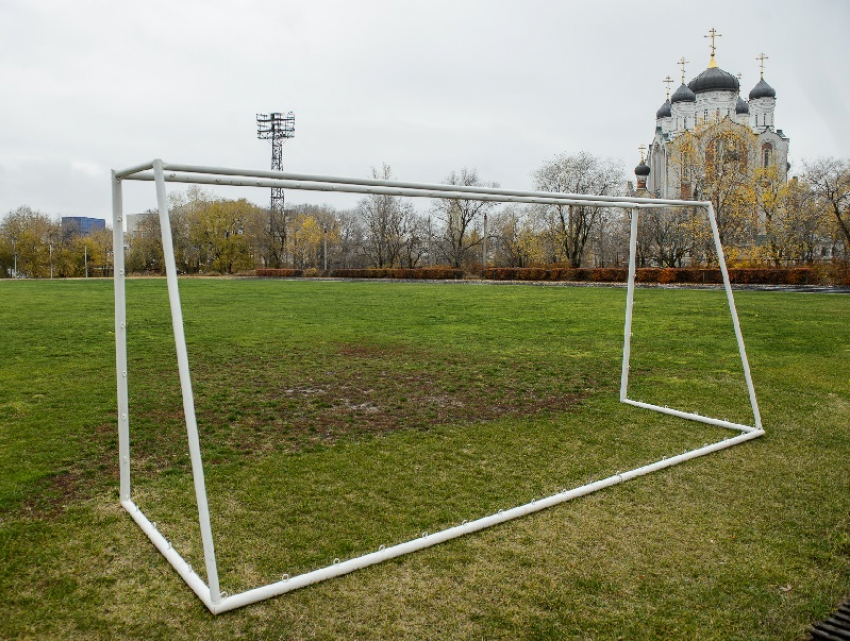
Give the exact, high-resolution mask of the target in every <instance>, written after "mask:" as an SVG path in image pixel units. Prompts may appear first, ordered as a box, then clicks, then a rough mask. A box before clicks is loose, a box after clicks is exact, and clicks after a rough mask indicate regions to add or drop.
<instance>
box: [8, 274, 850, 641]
mask: <svg viewBox="0 0 850 641" xmlns="http://www.w3.org/2000/svg"><path fill="white" fill-rule="evenodd" d="M127 289H128V322H129V325H128V327H129V349H130V379H129V380H130V399H131V427H132V455H133V462H134V469H133V471H134V477H133V483H134V499H135V500H136V502H137V503H138V504H139V505H140V506H141V507H142V508H143V509H144V510H145V512H146V513H147V514H148V516H149V517H150V518H151V520H153V521H156V522H157V523H158V527H159V529H160V530H161V531H162V532H164V533H165V534H166V536H167V537H168V538H169V540H171V541H173V542H174V545H175V547H176V548H177V549H178V551H180V552H181V553H182V554H183V555H184V557H185V558H186V559H187V560H188V561H189V562H190V563H192V564H193V566H194V567H196V568H203V560H202V554H201V550H200V540H199V535H198V531H197V530H198V528H197V523H196V521H195V520H194V519H193V514H195V513H196V506H195V502H194V495H193V491H192V483H191V477H190V469H189V463H188V455H187V448H186V445H185V428H184V425H183V421H182V409H181V404H180V393H179V386H178V379H177V373H176V364H175V356H174V348H173V344H172V343H171V342H170V340H169V336H170V329H171V323H170V318H169V315H168V310H167V295H166V290H165V283H164V281H160V280H132V281H129V282H128V288H127ZM181 295H182V297H183V302H184V307H185V310H184V315H185V321H186V333H187V339H188V345H189V354H190V362H191V364H192V368H193V383H194V386H195V393H196V400H197V411H198V418H199V425H200V431H201V446H202V450H203V453H204V458H205V462H206V464H207V483H208V488H209V490H210V505H211V513H212V520H213V529H214V534H215V538H216V546H217V552H218V558H219V568H220V574H221V582H222V587H223V589H225V590H227V591H229V592H231V593H234V592H238V591H242V590H244V589H249V588H252V587H257V586H259V585H263V584H265V583H269V582H271V581H274V580H277V579H278V578H279V577H280V576H281V575H282V574H283V573H288V574H290V575H294V574H297V573H300V572H303V571H309V570H311V569H313V568H316V567H322V566H324V565H327V564H329V563H331V562H333V560H334V559H335V558H340V559H346V558H351V557H354V556H358V555H360V554H363V553H366V552H370V551H373V550H375V549H377V547H378V546H379V545H389V544H393V543H398V542H401V541H404V540H407V539H410V538H414V537H416V536H419V535H421V533H422V532H423V531H429V532H433V531H436V530H437V529H440V528H443V527H446V526H450V525H454V524H457V523H459V522H461V521H462V520H464V519H473V518H476V517H479V516H483V515H485V514H488V513H492V512H494V511H496V510H498V509H502V508H508V507H512V506H514V505H518V504H521V503H525V502H527V501H529V500H531V499H532V498H540V497H543V496H546V495H549V494H552V493H554V492H557V491H559V490H560V489H561V488H564V487H574V486H576V485H580V484H583V483H585V482H587V481H588V480H591V479H599V478H602V477H605V476H608V475H610V474H613V473H614V472H616V471H617V470H624V469H630V468H633V467H636V466H638V465H641V464H644V463H648V462H652V461H655V460H658V459H660V458H661V457H662V456H669V455H673V454H678V453H681V452H682V451H684V450H685V449H691V448H694V447H697V446H699V445H702V444H703V443H707V442H714V441H717V440H720V439H722V438H725V437H727V436H729V435H730V433H729V432H727V431H725V430H721V429H719V428H713V427H710V426H706V425H701V424H696V423H690V422H684V421H679V420H676V419H673V418H670V417H664V416H661V415H658V414H655V413H651V412H645V411H641V410H638V409H635V408H631V407H628V406H625V405H622V404H620V403H618V402H617V397H618V387H619V366H620V358H621V349H622V323H623V310H624V299H625V292H624V291H623V290H622V289H607V288H604V289H585V288H561V287H551V288H550V287H545V288H544V287H529V286H463V285H452V284H446V285H431V284H397V283H330V282H281V281H251V280H247V281H246V280H242V281H237V280H186V281H181ZM636 300H637V304H636V307H635V325H634V338H633V362H632V387H631V394H630V395H631V397H632V398H635V399H638V400H644V401H647V402H651V403H656V404H661V405H670V406H671V407H677V408H681V409H684V410H687V411H697V412H699V413H701V414H706V415H711V416H717V417H719V418H729V419H730V420H735V421H740V422H746V423H751V421H752V416H751V412H750V411H749V409H748V404H747V395H746V392H745V388H744V382H743V376H742V375H741V372H740V365H739V363H738V361H737V352H736V347H735V343H734V340H733V336H732V328H731V323H730V321H729V318H728V313H727V312H726V308H725V298H724V296H723V294H722V293H721V292H716V291H679V290H655V289H652V290H639V291H638V292H637V297H636ZM736 301H737V303H738V308H739V313H740V316H741V323H742V327H743V331H744V335H745V338H746V340H747V346H748V351H749V355H750V363H751V366H752V369H753V375H754V379H755V383H756V388H757V392H758V394H759V400H760V403H761V407H762V414H763V419H764V424H765V427H766V429H767V432H768V435H767V436H766V437H765V438H762V439H759V440H756V441H752V442H749V443H746V444H744V445H742V446H739V447H736V448H733V449H731V450H725V451H723V452H720V453H717V454H714V455H711V456H708V457H705V458H701V459H698V460H695V461H692V462H689V463H687V464H684V465H681V466H677V467H675V468H671V469H668V470H665V471H663V472H660V473H656V474H653V475H650V476H647V477H642V478H640V479H637V480H635V481H632V482H630V483H627V484H624V485H621V486H617V487H614V488H610V489H608V490H604V491H602V492H599V493H597V494H594V495H591V496H589V497H585V498H583V499H579V500H577V501H573V502H570V503H567V504H564V505H561V506H558V507H556V508H553V509H550V510H547V511H545V512H542V513H538V514H536V515H534V516H531V517H528V518H524V519H520V520H518V521H513V522H511V523H508V524H504V525H502V526H498V527H495V528H492V529H489V530H486V531H484V532H480V533H477V534H474V535H471V536H468V537H465V538H462V539H458V540H455V541H452V542H450V543H447V544H444V545H440V546H438V547H436V548H432V549H429V550H426V551H423V552H420V553H417V554H415V555H411V556H407V557H403V558H401V559H396V560H394V561H390V562H388V563H385V564H383V565H380V566H375V567H372V568H369V569H366V570H362V571H359V572H356V573H354V574H351V575H348V576H346V577H343V578H340V579H335V580H332V581H329V582H325V583H322V584H319V585H316V586H312V587H309V588H306V589H303V590H299V591H297V592H294V593H291V594H288V595H283V596H281V597H278V598H276V599H273V600H271V601H267V602H264V603H262V604H258V605H254V606H249V607H247V608H245V609H242V610H239V611H236V612H232V613H228V614H225V615H221V616H219V617H213V616H212V615H210V614H209V613H208V612H207V611H206V609H205V608H204V607H203V606H202V605H201V604H200V602H199V601H198V600H197V599H196V598H195V597H194V595H193V594H192V593H191V591H190V590H189V589H188V588H187V587H186V586H185V585H184V584H183V582H182V580H181V579H180V578H179V577H178V576H177V575H176V573H175V572H174V571H173V570H171V568H170V566H168V564H167V562H166V561H165V560H164V559H163V558H162V557H161V556H160V555H159V554H158V553H157V552H156V550H155V549H154V548H153V547H152V546H151V545H150V543H149V542H147V539H146V538H145V537H144V535H143V534H142V533H141V531H140V530H139V529H138V528H137V527H136V526H135V524H134V523H133V522H132V520H131V519H130V517H129V515H127V514H126V513H124V512H123V510H122V509H121V508H120V506H119V505H118V493H117V484H118V479H117V452H116V451H117V434H116V420H115V414H116V409H115V382H114V380H115V372H114V343H113V320H112V319H113V316H112V314H113V311H112V288H111V283H109V282H104V281H89V282H82V281H75V282H32V281H30V282H26V281H19V282H0V302H2V306H0V328H2V331H3V341H2V343H0V363H2V365H0V598H2V600H3V602H4V606H5V609H4V614H3V616H0V638H4V639H5V638H8V639H17V638H25V639H26V638H31V639H49V638H57V639H59V638H61V639H65V638H75V639H100V638H104V639H106V638H109V639H115V638H118V639H121V638H127V639H136V638H147V639H183V638H185V639H196V638H236V637H238V638H247V639H268V638H272V639H337V638H357V639H367V638H368V639H373V638H374V639H397V638H401V639H406V638H409V639H422V638H435V639H436V638H439V639H445V638H458V639H564V638H575V639H617V638H623V639H671V638H676V639H692V638H693V639H747V640H749V639H799V638H802V635H803V632H804V630H805V627H806V625H807V624H808V623H810V622H812V621H814V620H817V619H820V618H823V617H824V616H826V615H827V614H828V613H829V612H830V610H831V609H832V608H834V607H835V605H836V604H837V603H838V602H839V601H841V600H843V599H844V598H846V597H848V596H850V430H848V423H850V394H848V383H850V340H848V339H850V325H848V321H850V298H847V297H842V296H830V295H821V294H785V293H764V292H740V293H738V294H737V295H736Z"/></svg>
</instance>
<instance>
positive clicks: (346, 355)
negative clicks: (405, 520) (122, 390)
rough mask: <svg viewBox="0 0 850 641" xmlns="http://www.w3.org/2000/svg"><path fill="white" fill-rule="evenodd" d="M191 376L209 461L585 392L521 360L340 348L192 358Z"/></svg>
mask: <svg viewBox="0 0 850 641" xmlns="http://www.w3.org/2000/svg"><path fill="white" fill-rule="evenodd" d="M193 374H194V378H195V382H196V383H195V392H196V398H197V414H198V421H199V426H200V429H201V433H202V441H206V443H213V444H214V446H213V447H212V449H211V457H212V460H213V461H224V460H227V459H228V458H229V456H230V454H232V453H235V452H238V453H240V454H244V453H246V452H247V453H255V454H262V453H263V452H268V451H295V450H298V449H301V448H303V447H305V446H310V445H312V444H331V443H333V442H335V441H337V440H339V439H341V438H350V437H358V436H369V435H380V434H386V433H388V432H393V431H396V430H410V429H414V430H427V429H429V428H430V427H432V426H435V425H440V424H445V423H451V422H470V421H490V420H494V419H498V418H502V417H514V416H517V417H518V416H527V417H533V416H535V415H539V414H541V413H545V412H559V411H564V410H566V409H568V408H570V407H571V406H573V405H575V404H576V403H579V402H580V401H581V400H582V399H583V398H584V397H586V396H587V395H588V394H589V393H590V392H591V391H592V389H593V388H594V386H595V385H594V381H593V380H592V377H591V376H589V375H587V374H581V373H568V372H564V371H562V370H560V369H559V368H558V367H556V366H555V365H553V364H551V363H544V362H539V361H534V360H533V359H528V358H526V359H521V358H520V359H518V358H516V357H515V356H507V355H505V356H496V357H493V358H492V359H490V362H488V363H487V364H486V366H485V367H479V366H477V365H476V364H475V363H473V362H472V361H471V360H470V358H469V357H468V356H467V355H466V354H463V353H451V352H447V353H442V354H435V353H433V352H432V351H426V350H419V349H416V348H401V347H397V346H377V345H362V344H348V343H346V344H337V345H333V346H329V347H328V348H327V349H325V350H324V351H323V352H321V353H317V352H309V351H306V350H305V351H295V352H289V353H287V354H285V355H284V354H282V355H281V356H280V358H274V357H264V358H259V359H258V358H257V357H256V356H253V357H250V358H249V357H247V356H242V357H240V356H239V355H238V354H236V355H234V356H233V358H232V359H230V360H228V362H226V363H215V362H208V361H204V360H203V359H197V360H196V364H195V365H194V367H193Z"/></svg>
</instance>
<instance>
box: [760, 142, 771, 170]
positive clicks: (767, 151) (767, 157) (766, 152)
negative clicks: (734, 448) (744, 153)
mask: <svg viewBox="0 0 850 641" xmlns="http://www.w3.org/2000/svg"><path fill="white" fill-rule="evenodd" d="M761 153H762V161H763V163H764V165H763V166H764V167H769V166H770V161H771V156H772V155H773V145H771V144H770V143H768V142H766V143H764V145H762V148H761Z"/></svg>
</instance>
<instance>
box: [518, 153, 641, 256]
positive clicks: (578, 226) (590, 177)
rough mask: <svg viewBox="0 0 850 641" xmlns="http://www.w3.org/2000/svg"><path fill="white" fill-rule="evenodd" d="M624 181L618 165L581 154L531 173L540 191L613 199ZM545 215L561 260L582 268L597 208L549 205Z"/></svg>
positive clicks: (597, 216) (556, 160)
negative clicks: (555, 238) (561, 257)
mask: <svg viewBox="0 0 850 641" xmlns="http://www.w3.org/2000/svg"><path fill="white" fill-rule="evenodd" d="M623 182H624V178H623V167H622V165H621V164H619V163H617V162H614V161H613V160H609V159H601V158H597V157H596V156H594V155H592V154H589V153H587V152H584V151H583V152H580V153H578V154H575V155H572V156H570V155H567V154H561V155H559V156H556V157H555V158H554V159H553V160H550V161H549V162H547V163H545V164H544V165H543V166H542V167H541V168H540V169H538V170H537V171H536V172H534V183H535V187H536V188H537V189H538V190H540V191H551V192H562V193H573V194H594V195H597V196H614V195H617V194H619V193H620V189H621V185H622V184H623ZM546 212H547V217H548V219H549V221H550V224H551V225H552V226H553V227H554V231H555V233H556V234H557V236H558V239H559V242H560V245H561V248H562V251H563V255H564V257H565V258H566V259H567V260H568V261H569V262H570V264H571V265H572V266H573V267H581V266H582V265H583V264H584V262H585V248H586V246H587V243H588V240H589V239H590V238H591V234H592V233H593V231H594V229H595V228H596V227H597V226H598V225H599V222H600V217H601V212H600V208H599V207H594V206H591V205H550V206H548V207H547V209H546Z"/></svg>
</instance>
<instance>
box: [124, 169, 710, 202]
mask: <svg viewBox="0 0 850 641" xmlns="http://www.w3.org/2000/svg"><path fill="white" fill-rule="evenodd" d="M127 180H139V181H152V180H154V176H153V174H152V173H149V172H143V173H141V174H136V175H134V176H131V177H129V178H127ZM165 181H166V182H173V183H185V184H190V185H219V186H222V187H279V188H281V189H297V190H304V191H324V192H335V193H351V194H365V195H372V194H385V195H389V196H401V197H406V198H445V199H450V200H480V201H486V202H511V203H528V204H540V205H569V204H572V205H585V206H594V207H622V206H624V205H623V204H622V203H620V202H619V201H618V202H611V201H608V200H584V199H583V200H576V199H575V198H573V196H572V195H571V194H570V195H564V196H560V195H558V194H556V193H550V194H548V195H547V196H537V195H527V196H511V195H495V194H491V193H486V192H477V191H462V192H461V191H456V190H454V189H450V188H449V187H454V186H453V185H450V186H446V185H443V189H439V190H437V189H435V190H420V189H412V188H409V187H367V186H362V185H348V184H333V183H313V182H306V181H291V180H276V179H269V178H228V177H216V176H205V175H200V174H178V173H168V174H166V176H165ZM529 193H534V192H529ZM598 198H602V197H601V196H600V197H598ZM631 205H632V206H633V207H646V208H655V207H656V206H655V205H641V204H637V203H631ZM693 205H694V203H689V204H688V206H693Z"/></svg>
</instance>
